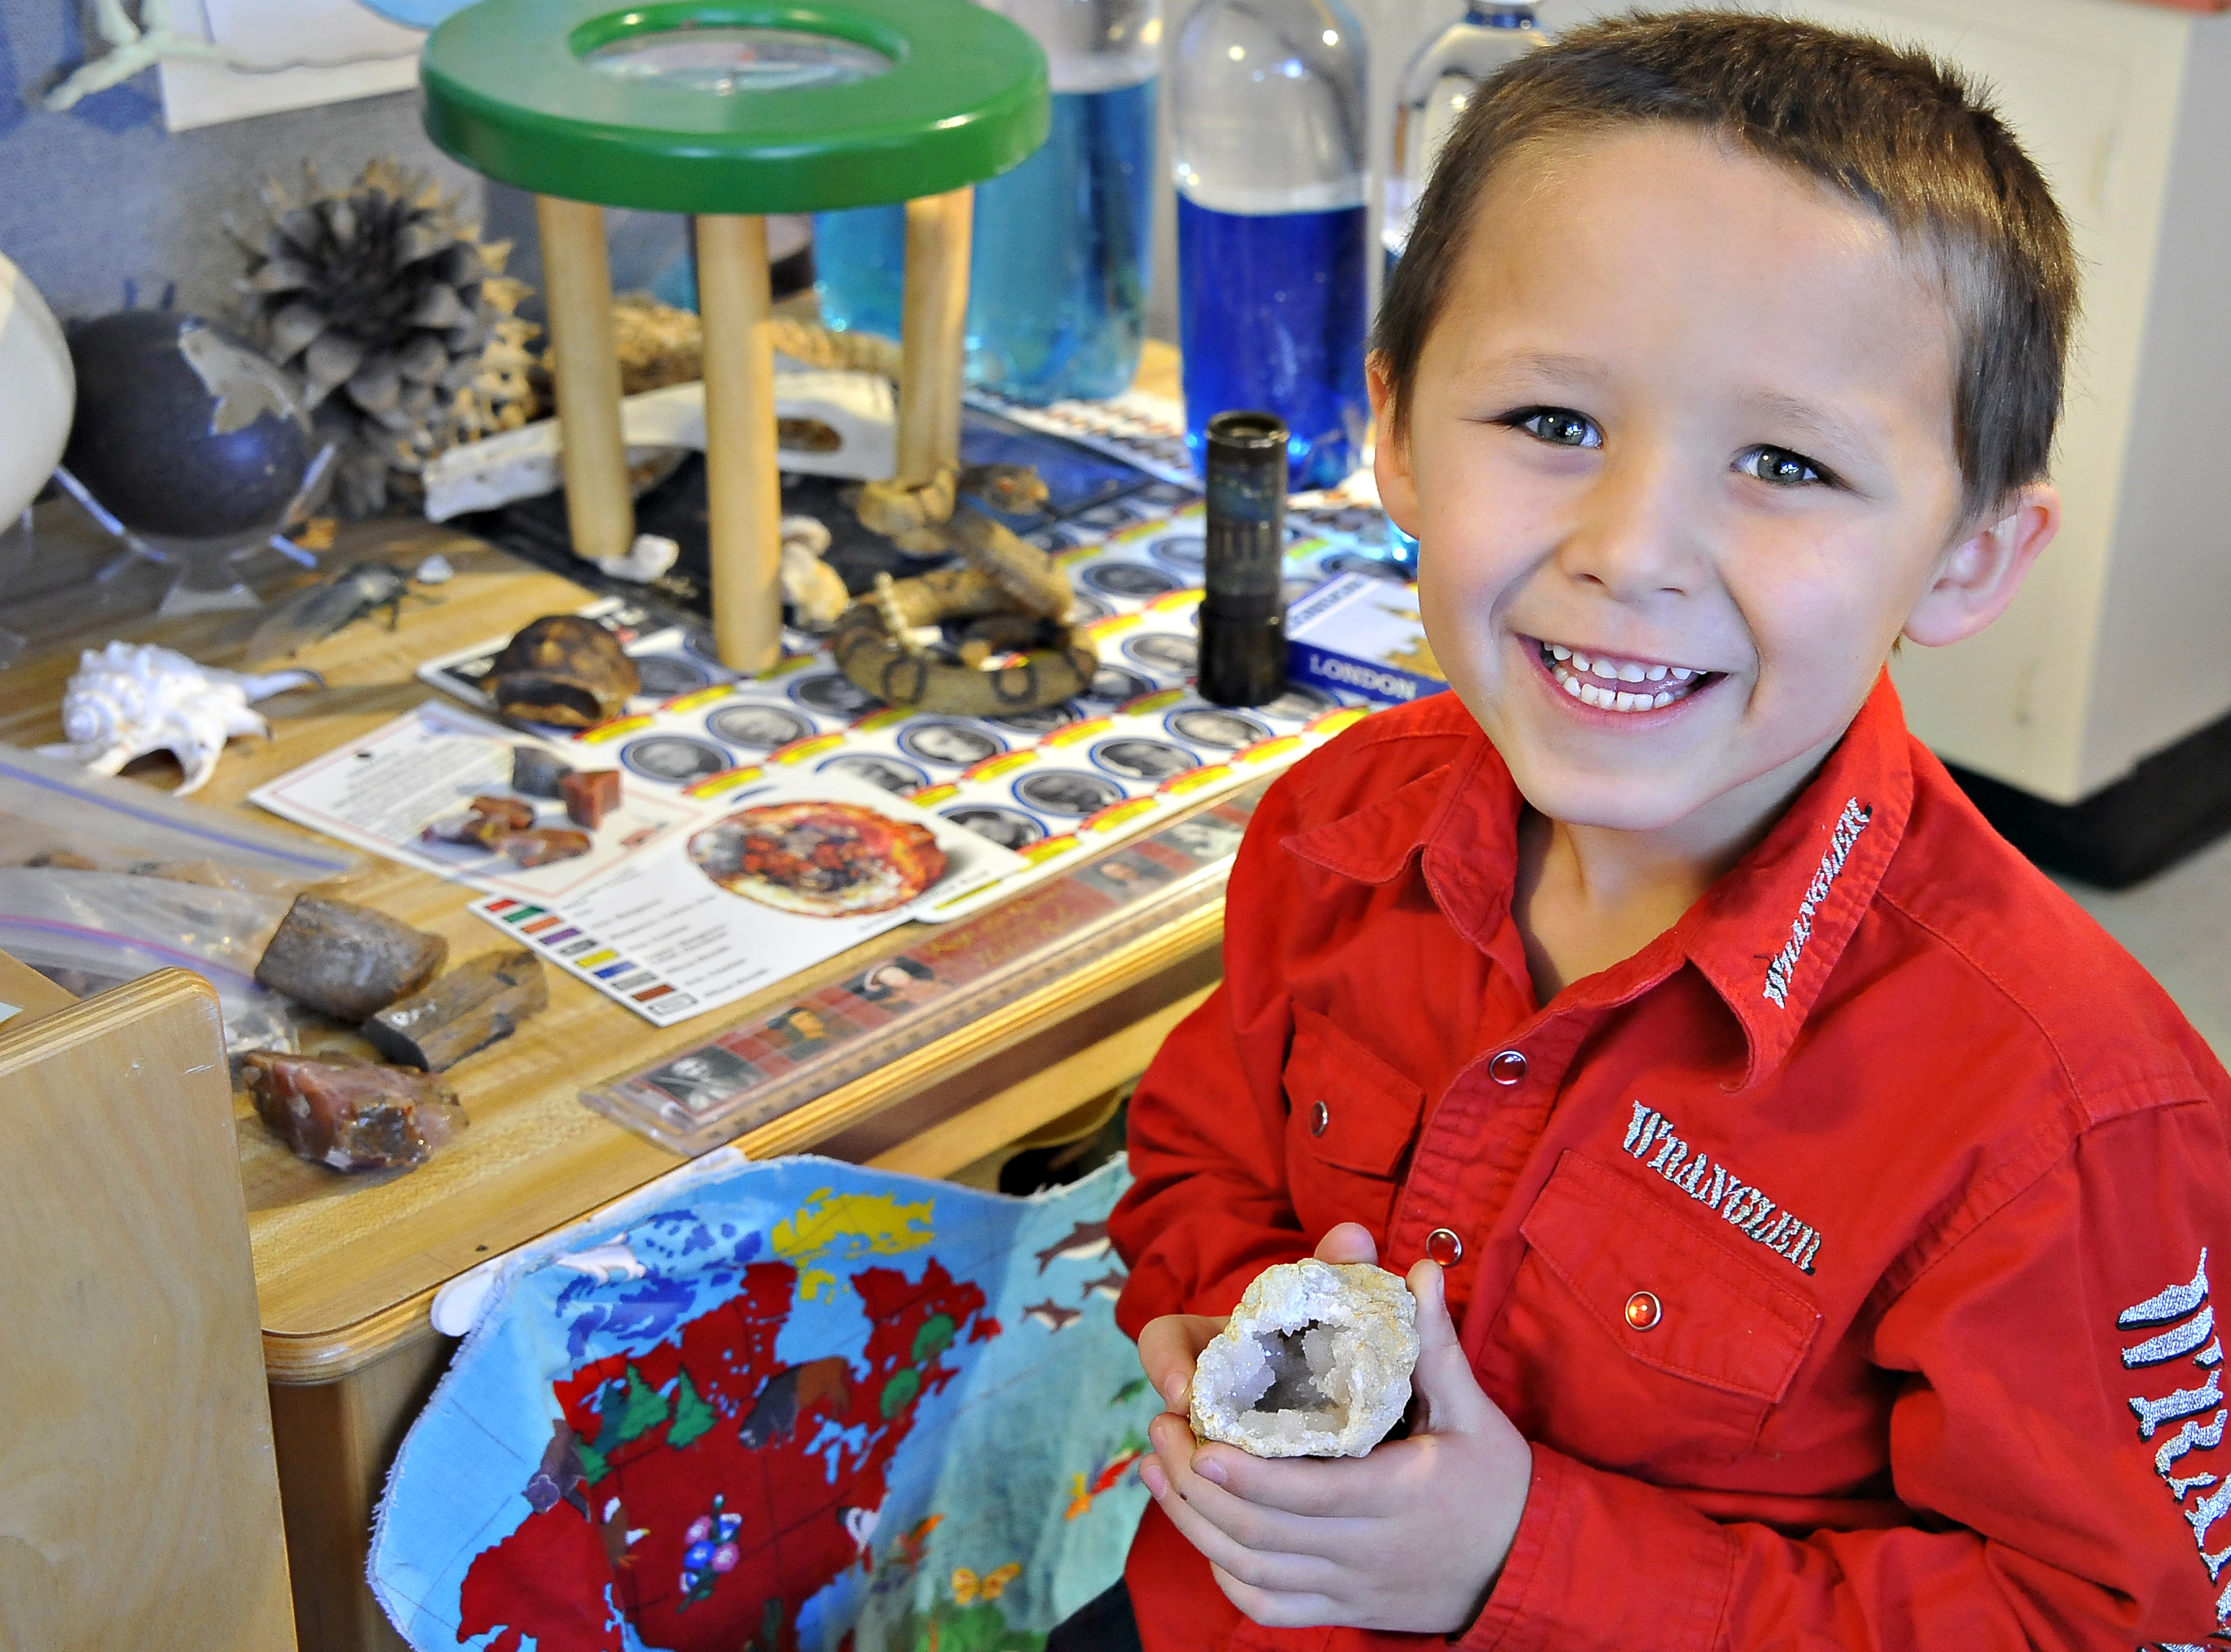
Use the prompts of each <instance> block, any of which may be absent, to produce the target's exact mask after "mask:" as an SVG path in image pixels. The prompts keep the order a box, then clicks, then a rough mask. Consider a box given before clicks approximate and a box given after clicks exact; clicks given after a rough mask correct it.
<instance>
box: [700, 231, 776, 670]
mask: <svg viewBox="0 0 2231 1652" xmlns="http://www.w3.org/2000/svg"><path fill="white" fill-rule="evenodd" d="M768 302H769V300H768V296H767V256H766V219H765V218H747V217H734V216H713V215H710V214H701V215H700V216H699V217H698V219H697V308H698V313H699V314H701V315H702V317H703V318H704V321H705V494H706V532H707V537H708V541H709V548H710V561H711V565H712V575H713V641H714V644H715V647H716V648H717V649H718V650H719V652H720V655H721V664H722V665H724V666H727V668H729V669H730V670H733V671H762V670H765V669H766V668H767V667H768V666H771V665H773V663H774V662H775V659H776V656H777V655H779V654H780V653H781V652H782V585H781V569H782V475H781V472H780V471H779V469H778V468H777V467H776V462H775V428H774V346H773V344H772V343H771V342H770V341H769V339H768V338H767V328H766V319H767V307H768Z"/></svg>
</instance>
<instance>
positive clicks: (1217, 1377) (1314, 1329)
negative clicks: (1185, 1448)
mask: <svg viewBox="0 0 2231 1652" xmlns="http://www.w3.org/2000/svg"><path fill="white" fill-rule="evenodd" d="M1417 1321H1418V1304H1417V1300H1416V1299H1415V1298H1414V1297H1413V1296H1412V1295H1411V1294H1410V1289H1409V1287H1408V1286H1407V1285H1405V1284H1404V1283H1403V1282H1402V1281H1401V1278H1400V1275H1398V1274H1390V1273H1388V1272H1387V1270H1386V1269H1385V1268H1374V1267H1373V1266H1372V1265H1371V1264H1370V1263H1368V1262H1316V1261H1310V1262H1281V1263H1279V1264H1278V1265H1277V1266H1276V1267H1273V1268H1264V1270H1263V1272H1262V1273H1261V1274H1258V1275H1257V1276H1256V1279H1255V1282H1254V1283H1253V1284H1251V1285H1250V1286H1249V1287H1247V1294H1245V1296H1243V1297H1241V1298H1240V1299H1239V1306H1238V1308H1237V1309H1235V1310H1234V1311H1233V1313H1232V1320H1231V1323H1230V1324H1228V1325H1226V1326H1225V1328H1224V1330H1223V1332H1222V1333H1220V1334H1219V1336H1218V1337H1217V1339H1215V1340H1214V1341H1213V1342H1212V1343H1210V1344H1209V1345H1208V1346H1207V1347H1206V1348H1204V1349H1202V1350H1201V1353H1200V1363H1199V1364H1198V1365H1196V1367H1195V1368H1194V1371H1193V1433H1194V1434H1195V1435H1197V1436H1200V1438H1201V1439H1204V1440H1221V1441H1222V1442H1224V1443H1225V1444H1226V1445H1235V1446H1238V1448H1239V1449H1241V1450H1243V1451H1247V1452H1251V1453H1252V1454H1253V1455H1256V1456H1258V1457H1360V1456H1362V1455H1364V1454H1365V1453H1366V1452H1368V1451H1369V1450H1370V1449H1371V1448H1372V1447H1374V1446H1375V1445H1377V1444H1378V1443H1379V1442H1380V1441H1381V1440H1383V1439H1384V1438H1386V1437H1387V1430H1388V1429H1391V1428H1393V1427H1394V1424H1395V1423H1398V1422H1399V1421H1400V1420H1401V1416H1402V1413H1403V1411H1404V1410H1407V1408H1408V1406H1409V1404H1410V1372H1411V1371H1413V1369H1414V1368H1415V1367H1416V1365H1417V1363H1418V1324H1417Z"/></svg>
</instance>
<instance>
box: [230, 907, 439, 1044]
mask: <svg viewBox="0 0 2231 1652" xmlns="http://www.w3.org/2000/svg"><path fill="white" fill-rule="evenodd" d="M448 961H449V942H447V941H445V940H443V939H442V938H441V937H440V936H439V935H429V934H427V933H426V932H424V930H417V929H413V928H411V926H410V925H408V924H403V923H398V922H397V921H396V920H394V919H392V918H390V917H389V916H388V915H387V914H386V913H381V912H374V911H373V910H372V908H371V907H359V906H358V905H357V904H356V903H355V902H353V901H350V900H320V899H319V898H318V897H316V896H315V895H297V896H296V897H295V898H294V905H293V906H291V907H288V908H287V915H286V917H285V918H283V919H281V920H280V924H279V928H278V932H276V933H275V934H274V935H273V936H272V937H271V944H270V945H268V946H266V947H265V948H264V949H263V957H262V960H261V961H260V962H258V963H257V965H256V966H255V978H256V979H257V980H259V981H261V982H262V983H263V984H264V985H265V986H268V987H269V988H270V989H271V990H272V991H275V992H283V993H285V994H286V995H287V996H288V997H290V998H294V999H296V1000H299V1001H300V1002H301V1003H306V1004H307V1005H309V1007H310V1008H311V1009H313V1010H316V1011H318V1012H319V1013H320V1015H327V1016H332V1017H333V1019H334V1020H336V1021H348V1022H357V1021H362V1020H363V1019H365V1016H369V1015H371V1014H372V1012H373V1011H374V1010H385V1008H387V1006H388V1005H389V1004H391V1003H394V1002H395V1001H396V1000H397V999H398V998H400V997H404V995H405V994H407V993H411V992H416V991H417V990H418V989H419V988H420V987H422V986H424V985H425V984H426V983H427V982H429V981H430V980H432V979H433V978H435V977H436V976H437V975H438V974H440V973H441V970H442V965H443V964H445V963H446V962H448Z"/></svg>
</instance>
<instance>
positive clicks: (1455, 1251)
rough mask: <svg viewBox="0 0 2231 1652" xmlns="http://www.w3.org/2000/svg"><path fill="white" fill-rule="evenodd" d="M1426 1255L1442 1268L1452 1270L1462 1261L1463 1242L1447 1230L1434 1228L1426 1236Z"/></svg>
mask: <svg viewBox="0 0 2231 1652" xmlns="http://www.w3.org/2000/svg"><path fill="white" fill-rule="evenodd" d="M1426 1255H1428V1256H1430V1257H1431V1258H1432V1260H1433V1261H1435V1262H1439V1263H1440V1265H1441V1266H1442V1267H1444V1268H1453V1267H1455V1266H1456V1265H1457V1264H1458V1262H1462V1261H1463V1260H1464V1241H1463V1240H1461V1239H1459V1238H1458V1237H1457V1236H1456V1235H1455V1233H1454V1232H1452V1230H1451V1229H1447V1228H1436V1229H1433V1230H1432V1232H1431V1233H1429V1234H1427V1235H1426Z"/></svg>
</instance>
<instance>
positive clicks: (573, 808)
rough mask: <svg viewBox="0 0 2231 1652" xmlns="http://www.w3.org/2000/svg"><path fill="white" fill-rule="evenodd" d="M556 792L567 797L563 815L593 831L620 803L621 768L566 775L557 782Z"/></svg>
mask: <svg viewBox="0 0 2231 1652" xmlns="http://www.w3.org/2000/svg"><path fill="white" fill-rule="evenodd" d="M558 794H559V796H560V797H563V798H565V800H566V819H568V820H570V821H572V823H574V824H575V825H576V826H580V827H584V828H585V829H588V830H590V831H592V832H593V831H595V830H596V829H597V828H598V827H599V826H601V825H603V824H604V823H605V816H606V815H609V814H611V812H612V810H615V809H618V807H619V806H620V771H618V769H592V770H591V771H588V772H587V773H586V774H582V773H574V774H569V775H567V776H566V778H564V779H562V780H560V781H559V783H558Z"/></svg>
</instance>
